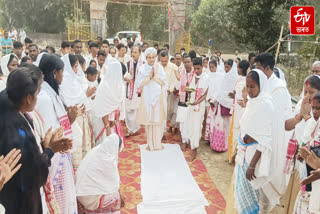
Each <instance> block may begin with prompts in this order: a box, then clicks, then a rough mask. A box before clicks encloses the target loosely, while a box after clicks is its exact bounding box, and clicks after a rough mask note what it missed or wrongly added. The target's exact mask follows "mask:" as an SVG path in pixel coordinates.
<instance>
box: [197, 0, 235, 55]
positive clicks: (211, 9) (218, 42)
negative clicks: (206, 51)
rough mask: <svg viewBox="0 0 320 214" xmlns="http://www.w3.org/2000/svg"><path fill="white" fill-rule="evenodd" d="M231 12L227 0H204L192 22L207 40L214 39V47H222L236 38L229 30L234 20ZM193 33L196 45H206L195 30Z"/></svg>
mask: <svg viewBox="0 0 320 214" xmlns="http://www.w3.org/2000/svg"><path fill="white" fill-rule="evenodd" d="M230 12H231V11H230V9H229V8H228V5H227V1H226V0H203V1H202V2H201V5H200V7H199V9H198V10H197V11H195V13H194V14H193V15H192V22H191V24H192V26H193V27H194V28H195V29H196V30H197V31H198V32H199V34H200V35H201V37H202V38H203V39H204V40H205V41H207V40H208V39H213V47H214V49H220V48H222V47H225V46H226V45H227V46H228V45H230V44H226V43H230V41H231V42H232V41H233V40H234V37H233V35H232V34H231V33H229V32H228V29H229V28H230V25H231V22H232V21H231V19H230V17H231V16H230ZM191 33H192V41H193V42H194V43H195V44H196V45H200V46H204V45H205V44H203V41H201V40H200V39H199V38H198V37H199V36H198V35H197V34H196V33H195V32H194V31H191Z"/></svg>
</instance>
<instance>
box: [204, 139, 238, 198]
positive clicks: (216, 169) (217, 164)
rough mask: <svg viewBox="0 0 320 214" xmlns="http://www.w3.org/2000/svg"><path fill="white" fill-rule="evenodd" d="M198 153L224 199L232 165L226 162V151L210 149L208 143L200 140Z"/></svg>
mask: <svg viewBox="0 0 320 214" xmlns="http://www.w3.org/2000/svg"><path fill="white" fill-rule="evenodd" d="M198 155H199V157H200V159H201V161H202V162H203V163H204V165H205V167H206V168H207V170H208V172H209V175H210V177H211V179H212V180H213V182H214V183H215V184H216V186H217V188H218V190H219V191H220V192H221V194H222V195H223V197H224V198H225V199H226V197H227V195H228V190H229V185H230V182H231V178H232V173H233V169H234V166H233V165H231V164H229V163H228V152H223V153H221V152H215V151H212V149H211V148H210V146H209V144H208V143H206V142H205V141H203V140H201V142H200V146H199V148H198Z"/></svg>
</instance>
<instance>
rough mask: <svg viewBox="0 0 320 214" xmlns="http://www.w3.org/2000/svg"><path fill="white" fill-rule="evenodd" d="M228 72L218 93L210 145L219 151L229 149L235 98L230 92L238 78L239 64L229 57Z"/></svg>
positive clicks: (226, 65)
mask: <svg viewBox="0 0 320 214" xmlns="http://www.w3.org/2000/svg"><path fill="white" fill-rule="evenodd" d="M225 71H226V74H225V75H224V78H223V80H222V82H221V87H220V90H219V91H218V95H217V103H216V105H215V107H216V113H215V118H214V120H215V125H214V126H213V127H212V129H213V137H212V139H211V140H210V146H211V148H212V149H213V150H215V151H218V152H225V151H227V150H228V140H229V130H230V126H231V119H232V118H231V116H232V114H231V113H232V112H230V111H231V109H232V106H233V99H232V98H230V97H229V94H230V93H231V92H233V90H234V89H235V85H236V83H237V80H238V78H239V77H238V72H237V64H236V63H235V62H233V60H232V59H229V60H227V61H226V62H225Z"/></svg>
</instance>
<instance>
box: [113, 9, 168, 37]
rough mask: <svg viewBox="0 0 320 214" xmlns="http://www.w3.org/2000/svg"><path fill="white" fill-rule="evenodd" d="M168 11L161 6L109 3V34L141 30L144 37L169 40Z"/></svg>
mask: <svg viewBox="0 0 320 214" xmlns="http://www.w3.org/2000/svg"><path fill="white" fill-rule="evenodd" d="M167 16H168V15H167V11H166V10H165V9H164V8H161V7H149V6H134V5H133V6H127V5H120V4H108V5H107V24H108V33H107V34H108V36H109V37H111V36H113V35H114V34H115V33H117V32H118V31H124V30H133V31H140V32H141V33H142V36H143V38H144V39H147V40H156V41H159V40H160V41H163V40H168V33H165V32H164V29H167V28H168V26H167V25H168V18H167Z"/></svg>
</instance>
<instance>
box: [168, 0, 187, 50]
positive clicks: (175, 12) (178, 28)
mask: <svg viewBox="0 0 320 214" xmlns="http://www.w3.org/2000/svg"><path fill="white" fill-rule="evenodd" d="M168 10H170V17H169V19H170V21H171V23H169V46H170V55H172V56H173V55H174V54H175V49H176V40H177V39H178V38H180V37H182V36H183V33H184V23H185V12H186V6H185V0H169V7H168ZM170 24H171V25H170Z"/></svg>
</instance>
